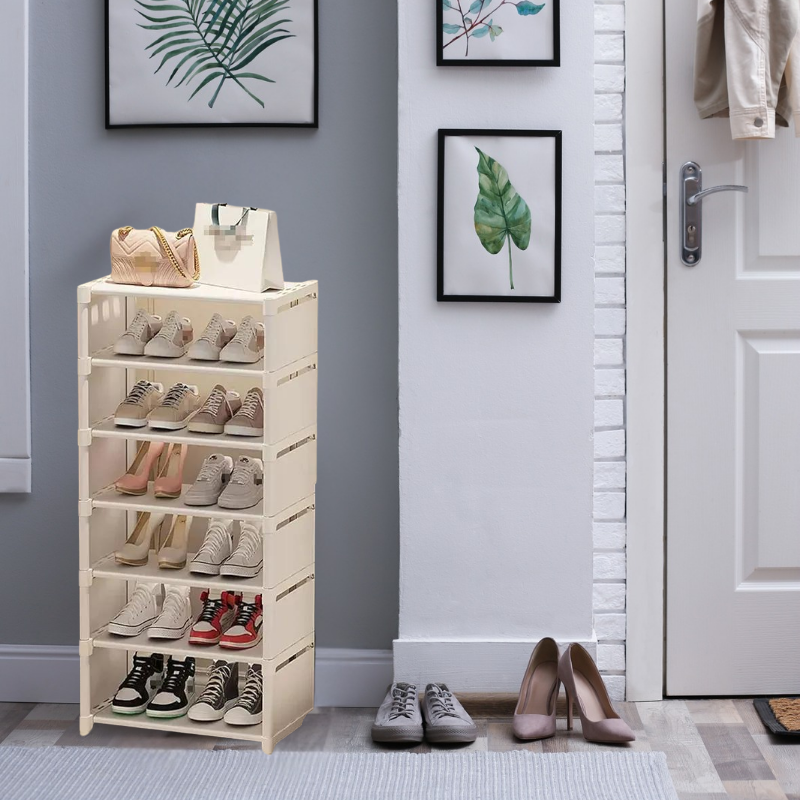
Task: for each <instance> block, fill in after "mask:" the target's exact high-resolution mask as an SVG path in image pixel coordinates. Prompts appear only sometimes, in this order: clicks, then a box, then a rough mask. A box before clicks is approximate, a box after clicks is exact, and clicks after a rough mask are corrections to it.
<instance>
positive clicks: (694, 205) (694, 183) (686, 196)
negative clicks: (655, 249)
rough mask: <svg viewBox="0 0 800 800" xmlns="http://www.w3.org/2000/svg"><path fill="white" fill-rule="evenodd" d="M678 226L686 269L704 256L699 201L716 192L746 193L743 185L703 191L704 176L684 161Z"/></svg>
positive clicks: (730, 185) (701, 209) (695, 164)
mask: <svg viewBox="0 0 800 800" xmlns="http://www.w3.org/2000/svg"><path fill="white" fill-rule="evenodd" d="M679 188H680V195H681V197H680V203H681V213H680V223H681V261H682V262H683V263H684V264H685V265H686V266H687V267H694V266H696V265H697V264H698V262H699V261H700V258H701V257H702V255H703V247H702V245H703V206H702V204H701V202H700V201H701V200H702V199H703V198H704V197H706V196H707V195H709V194H716V193H717V192H746V191H748V189H747V187H746V186H738V185H735V184H723V185H722V186H710V187H709V188H708V189H703V173H702V170H701V169H700V165H699V164H697V163H695V162H694V161H687V162H686V163H685V164H684V165H683V166H682V167H681V173H680V186H679Z"/></svg>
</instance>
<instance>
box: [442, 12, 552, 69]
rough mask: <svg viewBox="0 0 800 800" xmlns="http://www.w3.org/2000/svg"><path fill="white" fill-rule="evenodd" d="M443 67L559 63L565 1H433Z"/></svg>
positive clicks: (539, 65)
mask: <svg viewBox="0 0 800 800" xmlns="http://www.w3.org/2000/svg"><path fill="white" fill-rule="evenodd" d="M433 2H435V3H436V39H437V44H436V65H437V66H439V67H449V66H461V67H464V66H466V67H469V66H473V67H557V66H559V65H560V63H561V42H560V39H561V36H560V31H559V5H558V4H559V0H541V2H539V1H538V0H518V1H517V2H515V1H514V0H433Z"/></svg>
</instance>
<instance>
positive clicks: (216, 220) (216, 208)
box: [211, 203, 258, 230]
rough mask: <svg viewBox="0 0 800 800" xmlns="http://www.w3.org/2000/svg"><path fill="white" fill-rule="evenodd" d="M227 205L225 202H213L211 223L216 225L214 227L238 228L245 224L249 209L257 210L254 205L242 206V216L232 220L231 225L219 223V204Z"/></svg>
mask: <svg viewBox="0 0 800 800" xmlns="http://www.w3.org/2000/svg"><path fill="white" fill-rule="evenodd" d="M227 205H228V204H227V203H214V205H213V206H211V224H212V225H214V227H216V228H223V227H224V228H229V229H230V230H234V229H235V228H238V227H239V226H240V225H244V224H245V222H246V221H247V215H248V214H249V213H250V212H251V211H258V209H257V208H256V207H255V206H250V208H243V209H242V216H241V217H239V221H238V222H234V223H233V225H220V222H219V207H220V206H227Z"/></svg>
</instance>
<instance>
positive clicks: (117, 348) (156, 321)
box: [114, 308, 161, 356]
mask: <svg viewBox="0 0 800 800" xmlns="http://www.w3.org/2000/svg"><path fill="white" fill-rule="evenodd" d="M160 330H161V317H159V316H157V315H156V314H148V313H147V312H146V311H145V310H144V309H143V308H140V309H139V310H138V311H137V312H136V316H135V317H134V318H133V320H132V321H131V324H130V325H128V330H126V331H125V333H123V334H122V336H120V337H119V339H117V341H116V342H114V352H115V353H116V354H117V355H118V356H141V355H143V354H144V348H145V345H146V344H147V343H148V342H149V341H150V340H151V339H152V338H153V337H154V336H155V335H156V334H157V333H158V332H159V331H160Z"/></svg>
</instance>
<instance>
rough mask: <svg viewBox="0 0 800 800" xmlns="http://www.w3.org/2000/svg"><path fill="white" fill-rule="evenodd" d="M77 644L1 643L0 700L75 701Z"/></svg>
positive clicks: (76, 700) (76, 689) (34, 701)
mask: <svg viewBox="0 0 800 800" xmlns="http://www.w3.org/2000/svg"><path fill="white" fill-rule="evenodd" d="M79 668H80V659H79V657H78V648H77V647H64V646H57V645H35V644H0V703H77V702H78V692H79V677H78V673H79Z"/></svg>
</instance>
